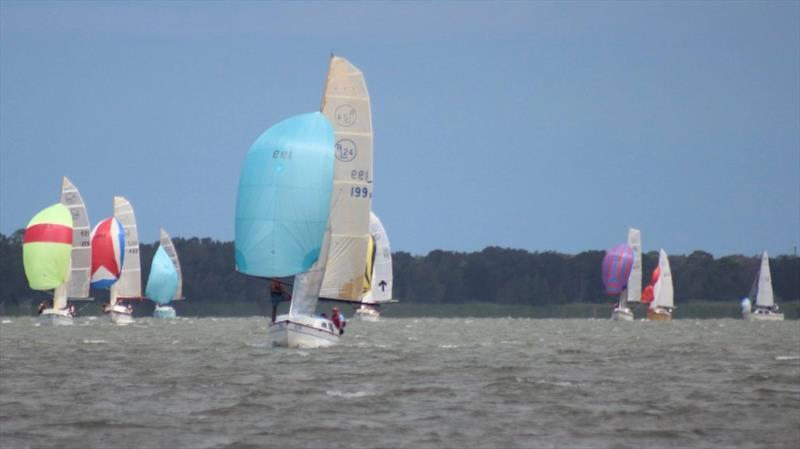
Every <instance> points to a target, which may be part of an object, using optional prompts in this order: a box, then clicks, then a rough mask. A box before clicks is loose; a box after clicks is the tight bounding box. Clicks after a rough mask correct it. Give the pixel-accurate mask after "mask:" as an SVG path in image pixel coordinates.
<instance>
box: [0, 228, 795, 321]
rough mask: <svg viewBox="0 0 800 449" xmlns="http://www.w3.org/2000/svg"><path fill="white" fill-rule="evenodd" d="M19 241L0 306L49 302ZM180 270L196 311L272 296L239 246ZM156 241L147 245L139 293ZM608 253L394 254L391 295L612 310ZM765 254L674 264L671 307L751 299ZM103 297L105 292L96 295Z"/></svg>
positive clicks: (198, 244) (203, 243) (205, 242)
mask: <svg viewBox="0 0 800 449" xmlns="http://www.w3.org/2000/svg"><path fill="white" fill-rule="evenodd" d="M22 235H23V231H22V230H19V231H16V232H15V233H13V234H12V235H10V236H6V235H3V234H2V233H0V305H17V304H20V303H26V302H30V301H36V300H40V299H41V298H42V297H43V296H42V294H41V293H40V292H35V291H33V290H31V289H30V288H29V287H28V283H27V280H26V278H25V273H24V269H23V265H22ZM173 243H174V244H175V248H176V250H177V252H178V255H179V257H180V262H181V268H182V271H183V279H184V284H183V294H184V296H185V297H186V298H187V299H188V300H189V301H192V302H197V303H241V302H260V301H263V300H265V299H266V298H267V296H268V292H267V287H268V285H267V281H266V280H265V279H258V278H253V277H250V276H245V275H242V274H239V273H238V272H236V271H235V270H234V248H233V246H234V245H233V242H221V241H217V240H213V239H210V238H202V239H199V238H188V239H187V238H174V239H173ZM157 247H158V243H157V242H155V243H152V244H142V245H141V246H140V254H141V261H142V288H143V289H144V286H145V284H146V282H147V276H148V274H149V271H150V261H151V260H152V257H153V254H154V253H155V250H156V249H157ZM604 254H605V252H604V251H597V250H592V251H584V252H581V253H579V254H574V255H570V254H562V253H557V252H550V251H546V252H529V251H526V250H521V249H510V248H500V247H487V248H485V249H484V250H482V251H480V252H470V253H466V252H453V251H442V250H435V251H431V252H430V253H428V254H427V255H424V256H419V255H411V254H409V253H407V252H403V251H399V252H395V253H393V264H394V292H393V293H394V297H395V298H397V299H399V300H400V301H403V302H410V303H423V304H453V303H462V302H490V303H497V304H511V305H515V304H521V305H552V304H568V303H580V302H588V303H610V302H613V301H616V298H612V297H609V296H608V295H606V294H605V292H604V290H603V283H602V280H601V277H600V264H601V262H602V259H603V256H604ZM642 262H643V273H644V275H643V278H644V279H643V283H644V284H645V285H646V284H647V283H648V282H649V280H650V273H651V272H652V271H653V269H654V268H655V267H656V266H657V265H658V253H657V252H655V251H653V252H648V253H645V254H643V256H642ZM759 264H760V257H759V256H752V257H746V256H742V255H731V256H725V257H720V258H716V259H715V258H714V257H713V256H712V255H711V254H709V253H707V252H704V251H694V252H693V253H691V254H689V255H673V256H670V266H671V268H672V276H673V284H674V288H675V302H676V303H687V302H690V301H692V300H711V301H738V300H739V299H741V298H743V297H744V296H747V294H748V293H749V291H750V287H751V286H752V284H753V281H754V279H755V277H756V275H757V272H758V268H759ZM770 268H771V272H772V282H773V289H774V292H775V296H776V298H777V299H778V300H779V301H787V300H796V299H800V258H798V257H797V256H778V257H774V258H771V259H770ZM92 294H93V296H95V297H96V298H98V299H101V300H102V299H103V298H104V293H103V292H94V291H93V293H92Z"/></svg>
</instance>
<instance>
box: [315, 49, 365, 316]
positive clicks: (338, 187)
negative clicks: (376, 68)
mask: <svg viewBox="0 0 800 449" xmlns="http://www.w3.org/2000/svg"><path fill="white" fill-rule="evenodd" d="M321 111H322V113H323V114H324V115H325V116H326V117H327V118H328V119H329V120H330V122H331V123H332V124H333V129H334V131H335V148H336V153H335V155H336V160H335V164H334V175H333V193H332V198H331V212H330V228H331V240H330V252H329V255H328V261H327V267H326V271H325V276H324V280H323V283H322V289H321V291H320V297H323V298H326V299H337V300H343V301H353V302H359V301H360V296H361V293H362V290H363V289H362V286H363V283H364V254H366V252H367V245H368V239H369V212H370V209H371V199H372V114H371V111H370V102H369V93H368V92H367V85H366V82H365V81H364V75H363V74H362V73H361V71H360V70H359V69H358V68H356V67H355V66H354V65H352V64H351V63H350V62H349V61H347V60H346V59H344V58H341V57H338V56H331V60H330V66H329V68H328V76H327V79H326V82H325V92H324V94H323V97H322V107H321Z"/></svg>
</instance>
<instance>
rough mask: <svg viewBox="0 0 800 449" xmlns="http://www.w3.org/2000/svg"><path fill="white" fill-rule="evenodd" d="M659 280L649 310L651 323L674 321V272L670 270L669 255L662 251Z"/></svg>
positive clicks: (659, 263)
mask: <svg viewBox="0 0 800 449" xmlns="http://www.w3.org/2000/svg"><path fill="white" fill-rule="evenodd" d="M656 270H658V274H657V276H658V280H657V281H656V282H655V285H654V286H653V301H652V302H651V303H650V308H649V309H647V319H648V320H650V321H667V320H671V319H672V311H673V309H675V304H674V302H673V293H674V292H673V289H672V270H671V269H670V268H669V259H668V258H667V253H666V252H665V251H664V250H663V249H662V250H660V251H659V252H658V267H656Z"/></svg>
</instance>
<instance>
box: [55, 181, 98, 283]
mask: <svg viewBox="0 0 800 449" xmlns="http://www.w3.org/2000/svg"><path fill="white" fill-rule="evenodd" d="M61 204H63V205H65V206H67V208H68V209H69V212H70V214H71V215H72V270H71V272H70V276H69V282H68V285H67V295H68V296H69V297H70V298H74V299H83V298H88V297H89V283H90V278H91V269H92V248H91V228H90V227H89V216H88V214H87V213H86V205H85V204H84V203H83V198H82V197H81V193H80V192H79V191H78V188H77V187H75V185H74V184H72V182H70V180H69V179H67V177H66V176H65V177H64V179H63V180H62V181H61Z"/></svg>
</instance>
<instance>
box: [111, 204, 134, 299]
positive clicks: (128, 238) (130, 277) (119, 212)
mask: <svg viewBox="0 0 800 449" xmlns="http://www.w3.org/2000/svg"><path fill="white" fill-rule="evenodd" d="M114 218H116V219H117V220H119V222H120V224H122V227H123V229H124V231H125V256H124V260H123V263H122V271H121V272H120V275H119V280H118V281H117V282H116V283H115V284H114V285H113V286H111V292H112V293H111V297H112V298H140V297H141V296H142V275H141V272H142V268H141V262H140V260H139V232H138V231H137V229H136V216H135V215H134V213H133V206H131V203H130V202H129V201H128V200H127V199H125V198H123V197H121V196H115V197H114ZM113 301H114V300H113V299H112V304H113Z"/></svg>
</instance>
